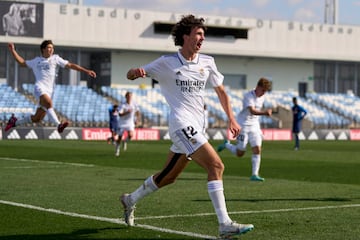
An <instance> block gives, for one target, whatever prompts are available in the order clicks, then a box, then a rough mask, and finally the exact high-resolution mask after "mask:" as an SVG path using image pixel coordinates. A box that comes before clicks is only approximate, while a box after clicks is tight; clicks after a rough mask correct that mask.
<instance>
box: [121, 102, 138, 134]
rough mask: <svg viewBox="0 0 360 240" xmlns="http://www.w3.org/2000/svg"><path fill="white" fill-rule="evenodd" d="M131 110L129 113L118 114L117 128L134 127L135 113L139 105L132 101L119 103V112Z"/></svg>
mask: <svg viewBox="0 0 360 240" xmlns="http://www.w3.org/2000/svg"><path fill="white" fill-rule="evenodd" d="M129 110H131V112H130V113H129V114H126V115H124V116H120V118H119V128H126V129H134V128H135V113H136V112H137V111H139V106H138V105H137V104H136V103H134V102H133V101H132V102H131V103H130V104H128V103H127V102H124V103H122V104H121V105H120V108H119V113H124V112H127V111H129Z"/></svg>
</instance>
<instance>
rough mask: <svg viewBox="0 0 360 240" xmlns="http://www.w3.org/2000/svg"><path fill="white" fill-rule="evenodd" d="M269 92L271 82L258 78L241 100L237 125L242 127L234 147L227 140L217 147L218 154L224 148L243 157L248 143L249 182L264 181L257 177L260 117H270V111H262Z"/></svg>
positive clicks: (259, 153)
mask: <svg viewBox="0 0 360 240" xmlns="http://www.w3.org/2000/svg"><path fill="white" fill-rule="evenodd" d="M270 90H271V82H270V81H269V80H268V79H266V78H260V80H259V81H258V83H257V85H256V88H255V89H253V90H251V91H249V92H247V93H246V94H245V95H244V99H243V109H242V110H241V111H240V113H239V114H238V117H237V121H238V123H239V124H240V125H241V126H242V129H241V132H240V134H239V136H238V137H237V138H236V140H237V143H236V145H233V144H231V143H230V142H229V141H228V140H225V142H224V143H223V144H221V145H219V146H218V152H221V151H222V150H224V149H225V148H226V149H228V150H230V152H231V153H232V154H234V155H236V156H238V157H242V156H244V154H245V152H246V146H247V144H248V143H250V146H251V149H252V156H251V164H252V174H251V177H250V180H251V181H260V182H262V181H264V180H265V179H264V178H262V177H260V176H259V170H260V162H261V145H262V132H261V129H260V121H259V117H260V115H264V116H271V114H272V110H271V109H262V107H263V105H264V94H265V93H266V92H267V91H270Z"/></svg>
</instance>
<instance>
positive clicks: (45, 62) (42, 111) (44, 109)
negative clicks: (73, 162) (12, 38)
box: [5, 40, 96, 133]
mask: <svg viewBox="0 0 360 240" xmlns="http://www.w3.org/2000/svg"><path fill="white" fill-rule="evenodd" d="M8 47H9V51H10V53H11V54H12V55H13V57H14V58H15V60H16V62H17V63H18V64H19V65H20V66H21V67H28V68H30V69H32V71H33V73H34V75H35V79H36V80H35V85H34V95H35V97H36V99H37V100H38V101H39V106H38V108H37V110H36V112H35V114H34V115H31V114H26V115H24V116H23V117H21V118H19V119H18V118H16V117H15V116H12V117H11V118H10V119H9V121H8V123H7V125H6V127H5V131H8V130H9V129H10V128H12V127H15V126H18V125H24V124H27V123H37V122H40V121H41V120H42V119H44V117H45V115H46V114H48V117H49V119H50V121H51V122H53V123H55V124H56V125H57V130H58V132H59V133H62V132H63V131H64V129H65V128H66V127H67V126H68V125H69V123H68V122H67V121H65V122H63V123H61V122H60V121H59V119H58V117H57V116H56V113H55V110H54V108H53V103H52V100H51V98H52V96H53V93H54V89H55V79H56V75H57V71H58V68H59V67H62V68H70V69H73V70H76V71H81V72H84V73H86V74H88V75H89V76H91V77H93V78H95V77H96V73H95V72H94V71H92V70H89V69H86V68H83V67H81V66H79V65H77V64H74V63H71V62H69V61H68V60H64V59H63V58H61V57H60V56H59V55H57V54H54V45H53V43H52V41H51V40H45V41H43V42H42V43H41V45H40V51H41V56H38V57H35V58H34V59H32V60H24V58H23V57H21V56H20V55H19V54H18V53H17V52H16V50H15V45H14V44H13V43H9V44H8Z"/></svg>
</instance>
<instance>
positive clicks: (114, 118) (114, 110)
mask: <svg viewBox="0 0 360 240" xmlns="http://www.w3.org/2000/svg"><path fill="white" fill-rule="evenodd" d="M118 108H119V106H118V105H117V104H113V105H111V106H110V107H109V109H108V111H109V130H110V133H111V136H110V137H108V138H107V143H108V144H114V143H115V138H116V136H117V131H118V125H119V120H118V118H119V109H118Z"/></svg>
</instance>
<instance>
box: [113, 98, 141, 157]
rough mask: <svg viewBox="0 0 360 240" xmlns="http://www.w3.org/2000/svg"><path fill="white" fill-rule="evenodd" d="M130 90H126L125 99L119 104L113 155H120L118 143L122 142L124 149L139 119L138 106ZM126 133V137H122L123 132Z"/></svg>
mask: <svg viewBox="0 0 360 240" xmlns="http://www.w3.org/2000/svg"><path fill="white" fill-rule="evenodd" d="M132 96H133V94H132V92H126V94H125V99H126V101H125V102H124V103H122V104H121V105H120V108H119V116H120V118H119V119H118V121H119V123H118V130H117V135H118V138H117V140H116V145H115V156H117V157H118V156H119V155H120V145H121V143H122V145H123V150H124V151H126V149H127V143H128V142H129V141H130V140H131V139H132V138H133V136H134V131H135V125H136V123H137V121H139V120H140V108H139V106H138V105H137V104H136V103H135V102H134V101H133V100H132ZM125 133H127V136H126V139H123V136H124V134H125Z"/></svg>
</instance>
